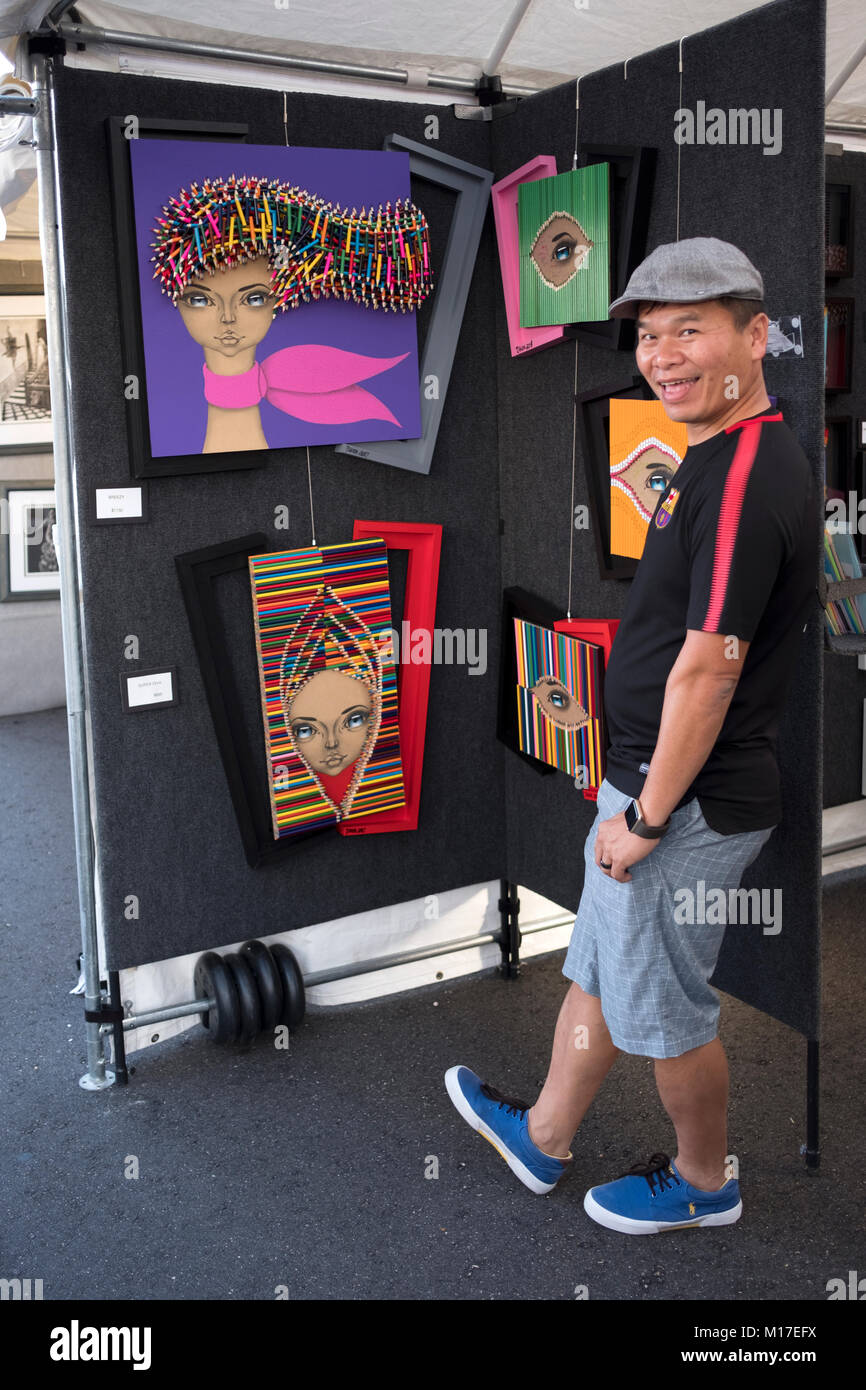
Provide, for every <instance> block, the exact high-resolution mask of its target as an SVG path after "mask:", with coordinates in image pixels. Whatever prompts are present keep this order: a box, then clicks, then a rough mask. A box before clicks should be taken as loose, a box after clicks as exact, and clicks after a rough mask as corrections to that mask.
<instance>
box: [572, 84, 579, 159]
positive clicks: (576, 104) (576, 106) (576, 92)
mask: <svg viewBox="0 0 866 1390" xmlns="http://www.w3.org/2000/svg"><path fill="white" fill-rule="evenodd" d="M579 120H580V78H578V79H577V82H576V83H575V87H574V158H573V159H572V161H571V167H572V169H576V168H577V126H578V122H579Z"/></svg>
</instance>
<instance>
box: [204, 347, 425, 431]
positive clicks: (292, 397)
mask: <svg viewBox="0 0 866 1390" xmlns="http://www.w3.org/2000/svg"><path fill="white" fill-rule="evenodd" d="M408 356H409V354H408V352H404V353H401V354H400V356H399V357H365V356H363V354H361V353H358V352H346V351H344V349H343V348H335V347H327V346H325V345H324V344H315V343H314V344H306V343H305V344H299V345H298V346H296V347H286V348H281V349H280V350H279V352H273V353H271V355H270V357H266V358H265V359H264V361H263V362H254V363H253V365H252V367H251V368H250V369H249V371H248V372H242V373H241V375H240V376H222V375H220V374H219V373H217V372H212V371H211V370H210V368H209V367H208V366H207V363H204V364H203V365H202V371H203V373H204V394H205V399H206V400H207V401H208V402H209V404H210V405H215V406H219V407H220V408H221V409H222V410H243V409H244V408H247V407H249V406H253V405H258V404H259V402H260V401H262V400H267V401H269V402H270V404H271V405H274V406H276V408H277V410H282V411H284V412H285V414H286V415H293V416H295V417H296V418H297V419H298V420H307V421H309V422H310V423H311V424H314V425H348V424H353V423H354V422H355V421H358V420H388V421H390V423H391V424H394V425H399V423H400V421H399V420H397V419H396V418H395V417H394V416H393V415H392V414H391V412H390V410H389V409H388V407H387V406H386V405H385V404H384V403H383V402H382V401H380V400H379V399H378V397H377V396H374V395H373V394H372V392H370V391H365V390H364V388H363V387H362V386H359V385H358V383H359V382H361V381H367V380H368V379H369V378H370V377H372V376H378V375H379V373H380V372H387V371H388V370H389V368H391V367H394V366H396V364H397V363H398V362H402V361H403V359H404V358H405V357H408Z"/></svg>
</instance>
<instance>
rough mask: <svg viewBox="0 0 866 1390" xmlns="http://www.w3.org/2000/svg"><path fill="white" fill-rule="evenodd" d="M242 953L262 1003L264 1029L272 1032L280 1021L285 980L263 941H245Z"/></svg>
mask: <svg viewBox="0 0 866 1390" xmlns="http://www.w3.org/2000/svg"><path fill="white" fill-rule="evenodd" d="M241 955H242V956H243V957H244V959H245V960H246V961H247V963H248V964H249V966H250V969H251V970H252V972H253V974H254V976H255V979H256V985H257V987H258V991H259V999H260V1000H261V1005H262V1029H263V1030H265V1031H267V1032H270V1030H271V1029H272V1028H274V1027H275V1026H276V1025H277V1024H278V1023H279V1021H280V1014H281V1012H282V1008H283V982H282V980H281V979H280V972H279V971H278V970H277V967H276V965H275V964H274V958H273V956H272V955H271V953H270V951H269V950H268V948H267V946H266V945H265V943H264V942H263V941H245V942H244V944H243V946H242V947H241Z"/></svg>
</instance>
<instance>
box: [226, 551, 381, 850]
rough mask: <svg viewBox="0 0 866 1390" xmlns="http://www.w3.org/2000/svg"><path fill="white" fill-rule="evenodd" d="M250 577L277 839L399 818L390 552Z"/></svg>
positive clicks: (296, 560)
mask: <svg viewBox="0 0 866 1390" xmlns="http://www.w3.org/2000/svg"><path fill="white" fill-rule="evenodd" d="M249 567H250V577H251V582H252V598H253V615H254V620H255V631H256V646H257V649H258V656H259V680H260V685H261V698H262V712H263V716H264V726H265V741H266V750H267V758H268V774H269V776H268V780H269V786H270V796H271V814H272V820H273V833H274V839H281V838H282V837H283V836H291V835H293V834H295V833H297V832H299V831H300V832H304V831H308V830H310V829H315V828H322V829H324V828H328V827H331V826H334V825H336V823H337V822H338V821H345V820H349V819H351V818H356V819H357V818H361V817H364V816H372V815H375V814H376V813H377V812H379V811H388V810H392V809H394V808H396V807H400V806H403V805H404V804H405V792H404V785H403V768H402V762H401V757H400V731H399V723H398V718H397V679H396V672H395V669H394V663H393V654H392V651H391V640H392V639H391V632H392V623H391V602H390V595H389V587H388V558H387V548H386V545H385V542H384V540H380V539H369V540H360V541H351V542H348V543H347V544H345V545H329V546H321V547H308V548H306V549H303V550H287V551H272V552H268V553H266V554H264V555H253V556H251V557H250V561H249Z"/></svg>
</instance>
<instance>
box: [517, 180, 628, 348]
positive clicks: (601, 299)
mask: <svg viewBox="0 0 866 1390" xmlns="http://www.w3.org/2000/svg"><path fill="white" fill-rule="evenodd" d="M609 174H610V170H609V167H608V165H607V164H591V165H588V166H587V167H586V168H584V169H571V170H569V171H568V172H567V173H565V174H556V175H555V176H554V177H553V178H548V179H537V180H536V181H535V182H533V183H524V184H521V185H520V187H519V189H518V193H517V207H518V226H519V245H520V322H521V324H522V326H523V327H524V328H535V327H537V326H539V325H545V324H566V323H583V322H590V323H591V322H595V321H597V320H599V319H605V318H607V308H608V305H609V303H610V178H609Z"/></svg>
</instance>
